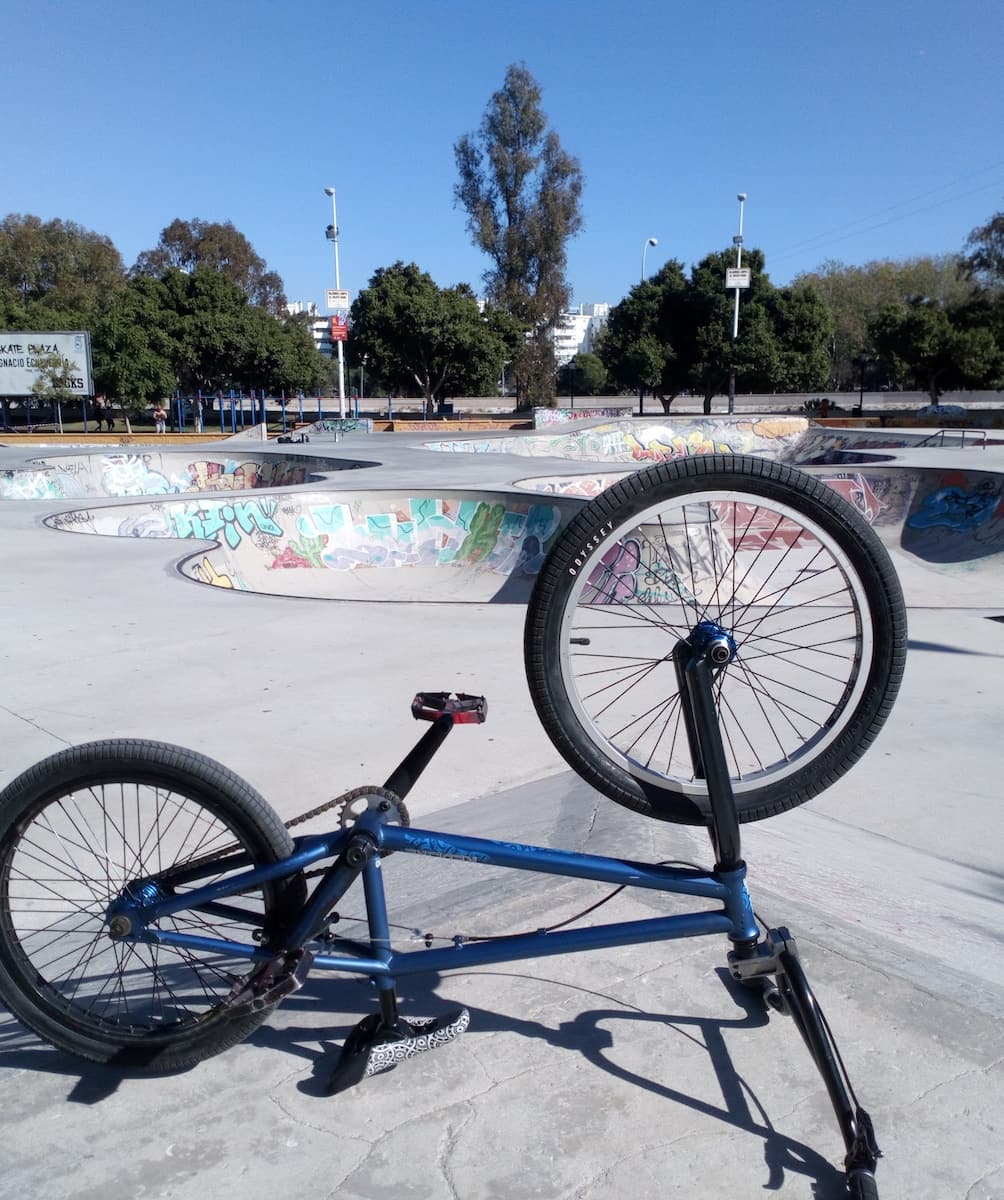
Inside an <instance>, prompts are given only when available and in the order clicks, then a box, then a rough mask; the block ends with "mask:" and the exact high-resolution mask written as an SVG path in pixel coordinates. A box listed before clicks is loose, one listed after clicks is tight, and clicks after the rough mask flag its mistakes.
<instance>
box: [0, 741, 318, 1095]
mask: <svg viewBox="0 0 1004 1200" xmlns="http://www.w3.org/2000/svg"><path fill="white" fill-rule="evenodd" d="M119 784H124V785H126V786H131V785H133V784H136V785H140V786H150V787H155V788H158V789H163V790H164V791H165V792H168V793H170V794H176V795H177V796H179V797H185V798H186V799H189V800H190V801H191V802H192V804H193V805H196V806H198V809H197V811H200V810H201V809H205V810H206V811H207V812H208V813H210V814H212V816H213V817H214V818H215V819H216V820H218V821H219V822H220V825H221V830H227V831H228V833H229V832H232V833H233V835H234V840H235V841H237V842H239V843H241V844H243V846H244V847H245V848H246V849H247V850H248V851H249V852H250V854H251V856H252V859H253V861H254V862H256V863H257V864H259V865H261V864H267V863H270V862H275V861H278V860H280V859H282V858H284V857H286V856H287V855H289V854H290V853H291V852H292V849H293V843H292V839H291V837H290V835H289V831H288V830H287V829H286V827H285V826H284V825H283V823H282V821H281V820H280V818H279V817H278V816H277V815H276V813H275V812H274V810H273V809H272V808H271V807H270V806H269V805H268V803H267V802H266V801H265V800H264V798H263V797H262V796H261V795H260V794H259V793H258V792H257V791H256V790H255V789H254V788H252V787H251V785H250V784H248V783H247V782H245V781H244V780H243V779H241V778H240V777H239V776H238V775H236V774H234V773H233V772H232V771H230V770H228V769H227V768H226V767H224V766H222V765H221V764H220V763H218V762H216V761H215V760H213V759H211V758H208V757H207V756H205V755H202V754H199V753H197V752H195V751H191V750H186V749H183V748H181V747H178V746H173V745H169V744H167V743H164V742H156V741H147V740H143V739H110V740H106V741H99V742H90V743H85V744H83V745H79V746H73V747H70V748H69V749H66V750H62V751H60V752H59V753H57V754H54V755H52V756H50V757H49V758H47V759H44V760H43V761H41V762H39V763H36V764H35V765H34V766H32V767H30V768H28V769H27V770H26V771H25V772H23V773H22V774H21V775H19V776H18V777H17V778H16V779H14V780H13V781H12V782H11V783H10V784H8V786H7V787H6V788H5V789H4V790H3V792H2V793H0V999H2V1000H3V1002H4V1003H5V1004H6V1005H7V1007H8V1008H9V1009H10V1011H11V1012H12V1013H13V1014H14V1015H15V1016H16V1017H17V1018H18V1019H19V1020H20V1021H21V1022H22V1023H23V1024H24V1025H25V1026H27V1027H28V1028H29V1029H31V1030H32V1031H33V1032H35V1033H36V1034H38V1035H39V1036H40V1037H41V1038H43V1039H45V1040H46V1041H48V1042H50V1043H52V1044H53V1045H55V1046H57V1047H59V1048H60V1049H62V1050H65V1051H67V1052H68V1053H71V1054H74V1055H76V1056H78V1057H80V1058H84V1059H87V1060H89V1061H92V1062H102V1063H108V1062H114V1063H115V1064H116V1065H119V1066H124V1067H129V1068H133V1069H137V1070H142V1071H152V1072H160V1071H169V1070H178V1069H182V1068H186V1067H189V1066H193V1065H194V1064H196V1063H197V1062H200V1061H202V1060H203V1059H205V1058H209V1057H211V1056H212V1055H215V1054H218V1053H220V1052H222V1051H223V1050H226V1049H227V1048H229V1047H230V1046H232V1045H234V1044H236V1043H237V1042H239V1041H241V1040H242V1039H243V1038H245V1037H246V1036H247V1035H248V1034H249V1033H250V1032H251V1031H252V1030H253V1029H255V1028H256V1027H257V1026H258V1025H260V1024H261V1023H262V1021H263V1020H265V1018H266V1017H267V1015H268V1011H269V1010H268V1009H267V1008H266V1009H262V1010H259V1011H255V1012H245V1013H242V1014H240V1015H239V1016H235V1015H233V1013H231V1012H230V1010H228V1009H227V1008H225V1007H224V1006H223V1005H222V1004H220V1003H216V1004H215V1005H214V1004H207V1007H206V1009H205V1013H204V1014H200V1015H199V1017H198V1019H195V1018H194V1017H193V1018H192V1020H191V1021H189V1022H187V1023H179V1024H178V1026H177V1027H176V1028H172V1027H170V1026H165V1027H164V1028H163V1029H161V1030H159V1031H155V1032H154V1031H149V1030H147V1031H145V1032H142V1031H141V1032H137V1031H134V1030H128V1029H126V1028H121V1029H119V1028H116V1027H114V1026H112V1027H108V1028H102V1027H101V1026H108V1025H109V1024H110V1023H109V1022H108V1021H107V1020H104V1019H98V1018H97V1017H93V1018H86V1017H85V1016H83V1015H82V1013H81V1012H80V1011H77V1009H75V1007H74V1005H73V1004H71V1003H70V1002H69V1001H68V1000H66V999H65V998H64V997H61V996H60V994H59V992H58V990H57V988H56V987H55V986H54V984H53V983H51V982H50V981H49V980H47V979H45V978H44V976H43V974H42V973H41V971H39V970H36V968H35V966H34V964H33V963H32V959H31V958H30V957H29V956H28V954H27V952H26V950H25V949H24V947H23V946H22V944H21V941H20V939H19V938H18V935H17V931H16V930H15V923H14V916H13V915H12V910H11V898H10V886H11V864H12V861H13V858H14V855H15V852H16V850H17V847H18V845H19V844H20V842H21V839H22V835H23V834H25V833H26V832H27V831H28V830H29V829H30V828H31V825H32V822H33V821H34V820H35V819H36V818H39V817H40V816H41V815H42V814H43V813H44V811H45V810H46V809H47V808H48V806H49V805H50V804H57V803H58V802H59V800H60V799H66V798H68V797H69V796H70V795H71V794H75V793H77V792H86V790H87V789H88V788H91V789H97V788H100V787H102V786H104V787H109V786H111V787H115V786H117V785H119ZM137 794H138V793H137ZM102 795H103V793H102ZM45 819H48V818H45ZM89 829H90V827H89V826H88V830H89ZM149 852H150V853H151V854H153V853H154V847H153V843H151V845H150V847H149ZM109 861H110V860H109ZM130 865H132V864H130ZM305 896H306V883H305V880H304V877H303V875H302V873H296V874H293V875H290V876H288V877H286V878H284V879H281V880H279V881H277V882H276V883H273V884H268V885H265V886H264V887H263V889H262V903H263V917H264V921H265V929H266V930H269V929H272V930H278V929H279V928H281V925H282V923H283V921H284V919H285V917H286V915H287V914H289V915H291V914H292V913H294V912H295V911H296V910H297V909H298V908H299V906H300V905H301V904H302V902H303V900H304V898H305ZM110 898H111V897H110V896H109V899H110ZM267 936H268V935H266V941H267ZM129 962H130V972H129V973H130V974H132V973H133V972H135V968H136V966H137V965H138V964H137V962H136V961H134V960H133V959H130V960H129ZM140 965H145V964H140ZM250 969H251V967H250V963H249V964H248V965H247V970H248V971H250ZM153 973H154V974H156V973H157V970H156V968H154V969H153ZM121 974H122V973H121V972H120V975H121Z"/></svg>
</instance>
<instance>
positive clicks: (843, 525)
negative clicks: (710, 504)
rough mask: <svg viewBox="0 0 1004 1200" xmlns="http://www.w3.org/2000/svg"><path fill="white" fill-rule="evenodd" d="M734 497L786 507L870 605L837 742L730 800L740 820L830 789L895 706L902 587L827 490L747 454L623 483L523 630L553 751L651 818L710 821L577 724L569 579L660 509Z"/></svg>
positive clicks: (880, 549)
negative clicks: (822, 540)
mask: <svg viewBox="0 0 1004 1200" xmlns="http://www.w3.org/2000/svg"><path fill="white" fill-rule="evenodd" d="M716 490H719V491H720V490H729V491H735V492H736V493H737V495H740V496H741V495H743V494H746V495H750V496H758V497H761V498H762V499H764V500H765V501H768V502H772V503H778V504H781V503H783V504H785V505H788V506H789V507H790V508H792V509H794V510H796V511H797V512H798V513H799V514H800V515H801V516H802V517H803V519H811V520H812V521H813V522H814V523H815V524H816V525H817V526H818V527H819V528H821V529H822V530H824V531H825V532H826V534H827V535H828V536H829V537H830V538H832V539H833V541H834V543H835V544H836V545H837V546H838V547H839V549H840V551H841V552H842V553H843V554H844V555H845V556H846V558H847V560H848V562H849V564H850V565H851V566H852V567H853V570H854V572H855V573H856V577H857V579H858V580H859V581H860V585H861V589H862V592H863V595H864V597H865V598H866V601H867V607H868V612H867V614H866V617H867V620H868V621H869V624H870V627H871V636H872V638H873V640H874V650H873V654H872V659H871V663H870V666H869V671H868V675H867V679H866V681H865V684H864V686H863V689H862V691H861V694H860V697H859V699H858V701H857V703H856V705H855V707H854V711H853V713H852V714H851V715H850V717H849V719H848V720H847V721H846V722H845V724H844V727H843V729H842V731H841V732H840V735H839V737H837V738H836V739H835V740H834V741H833V742H832V743H831V744H829V745H828V746H827V748H826V750H825V753H820V754H819V755H818V756H816V757H812V758H808V759H807V760H806V761H805V762H804V764H802V766H801V767H800V768H798V769H797V770H794V771H793V772H792V773H791V774H790V775H789V776H788V777H786V778H785V779H783V780H780V781H778V780H773V779H771V778H769V777H768V778H766V779H765V780H764V782H763V783H762V784H761V785H758V786H756V787H750V788H749V790H747V791H745V793H742V794H740V793H739V792H738V791H737V794H736V809H737V813H738V816H739V820H740V821H754V820H760V819H763V818H765V817H769V816H772V815H774V814H776V813H780V812H784V811H786V810H787V809H790V808H793V807H795V806H796V805H799V804H802V803H804V802H805V801H806V800H809V799H811V798H812V797H813V796H816V795H818V794H819V793H820V792H822V791H824V790H825V789H826V788H828V787H829V786H831V784H833V783H834V782H836V780H837V779H839V778H840V777H841V776H842V775H843V774H844V773H845V772H846V771H848V770H849V769H850V767H851V766H853V765H854V763H855V762H857V761H858V759H859V758H860V757H861V755H862V754H863V753H864V752H865V750H866V749H867V748H868V746H869V745H870V744H871V743H872V741H874V739H875V737H876V736H877V734H878V732H879V730H880V729H881V727H882V725H883V724H884V723H885V720H886V718H887V717H888V715H889V712H890V710H891V708H892V705H893V701H894V700H895V697H896V693H897V691H898V689H899V685H900V681H901V679H902V675H903V670H904V665H905V659H906V639H907V633H906V609H905V605H904V602H903V595H902V591H901V588H900V584H899V579H898V577H897V575H896V571H895V568H894V566H893V565H892V562H891V561H890V559H889V556H888V553H887V551H886V550H885V548H884V546H883V545H882V543H881V542H880V540H879V538H878V536H877V535H876V534H875V532H874V530H872V529H871V527H870V526H869V525H868V524H867V522H866V521H865V520H864V519H863V517H861V516H860V514H858V513H857V512H856V510H855V509H854V508H853V507H852V506H851V505H850V504H848V503H847V502H846V501H845V500H843V499H842V497H840V496H839V495H838V494H837V493H836V492H835V491H833V490H832V489H831V488H828V487H827V486H826V485H825V484H823V483H822V482H820V481H819V480H817V479H815V478H813V477H812V476H810V475H807V474H806V473H805V472H802V471H798V470H795V469H794V468H791V467H788V466H786V465H784V464H780V463H775V462H771V461H769V460H766V459H759V458H753V457H750V456H744V455H730V456H726V455H696V456H691V457H687V458H683V459H678V460H675V461H674V462H670V463H659V464H656V465H655V466H652V467H649V468H647V469H646V470H643V471H640V472H637V473H636V474H634V475H630V476H627V477H626V478H625V479H623V480H621V481H620V482H618V483H617V484H615V485H614V486H613V487H611V488H609V489H608V490H607V491H605V492H603V493H601V494H600V495H599V496H597V497H596V498H595V499H593V500H591V501H590V502H589V503H588V504H587V505H585V506H584V508H583V509H582V511H581V512H579V513H578V514H577V515H576V517H575V518H574V519H573V520H572V521H571V522H570V523H569V525H568V526H567V527H566V529H565V530H564V531H563V532H562V534H561V535H560V537H559V538H558V540H557V542H556V543H555V545H554V547H553V548H552V550H551V552H550V554H549V556H548V558H547V560H546V562H545V564H544V567H543V568H542V570H541V573H540V575H539V577H538V580H537V583H536V586H535V588H534V592H533V595H532V597H531V600H530V604H529V607H528V610H527V619H526V625H525V629H524V661H525V666H526V675H527V682H528V685H529V689H530V695H531V698H532V700H533V703H534V707H535V709H536V711H537V715H538V717H539V719H540V721H541V724H542V725H543V727H544V729H545V731H546V732H547V734H548V736H549V737H550V739H551V741H552V743H553V744H554V746H555V747H556V749H557V750H558V751H559V753H560V754H561V755H562V756H563V757H564V759H565V760H566V762H567V763H568V764H569V765H570V766H571V767H572V768H573V769H574V770H575V771H576V772H577V773H578V774H579V775H581V776H582V778H583V779H585V780H586V781H587V782H588V783H590V784H591V785H592V786H593V787H595V788H596V789H597V790H598V791H600V792H602V793H603V794H604V795H606V796H607V797H609V798H610V799H612V800H615V801H616V802H617V803H619V804H622V805H624V806H625V807H627V808H629V809H632V810H634V811H636V812H639V813H642V814H643V815H645V816H648V817H654V818H657V819H660V820H665V821H670V822H675V823H678V824H691V825H696V824H706V823H707V821H708V820H709V806H708V804H707V800H706V795H702V794H700V793H699V792H695V791H694V790H690V791H686V790H684V789H683V788H681V787H680V786H678V785H677V784H675V783H674V781H673V780H670V779H666V780H658V781H655V782H653V780H652V779H651V778H639V777H638V775H637V774H633V773H632V772H631V771H630V770H629V769H626V768H625V767H624V766H623V765H622V763H620V762H617V761H615V760H614V758H612V757H611V755H610V753H609V752H607V751H606V750H605V749H604V748H603V747H601V746H599V745H598V744H597V741H596V740H595V739H594V738H593V737H592V736H591V735H590V733H589V732H588V731H587V730H586V729H585V728H584V727H583V725H582V723H581V722H580V720H579V718H578V717H577V715H576V713H575V709H574V705H573V703H572V701H571V699H570V697H569V694H568V691H567V688H566V685H565V682H564V680H563V678H562V672H561V664H560V653H561V644H560V643H561V630H562V628H563V622H564V619H565V613H566V609H567V607H568V606H569V603H570V598H571V597H572V596H573V594H574V589H575V587H576V580H577V578H578V577H579V576H580V575H585V574H587V573H588V571H589V570H590V567H592V566H593V565H594V564H595V563H596V562H597V561H598V560H599V558H600V555H601V553H602V551H603V547H604V546H609V545H610V543H611V541H612V540H614V539H615V538H616V536H617V533H618V530H624V531H628V530H630V529H631V528H632V523H633V522H635V519H636V518H637V517H638V515H639V514H640V513H643V512H645V511H647V510H648V509H649V508H651V507H652V506H653V505H655V504H657V503H661V502H663V501H666V502H669V501H673V500H679V499H680V498H682V497H684V496H686V497H688V498H689V497H691V496H693V497H694V498H699V495H700V493H702V492H714V491H716Z"/></svg>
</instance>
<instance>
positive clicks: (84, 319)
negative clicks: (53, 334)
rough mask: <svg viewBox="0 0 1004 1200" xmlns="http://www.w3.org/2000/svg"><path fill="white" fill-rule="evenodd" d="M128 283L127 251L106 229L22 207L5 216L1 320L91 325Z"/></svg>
mask: <svg viewBox="0 0 1004 1200" xmlns="http://www.w3.org/2000/svg"><path fill="white" fill-rule="evenodd" d="M124 284H125V270H124V268H123V265H122V256H121V255H120V254H119V252H118V250H116V249H115V247H114V246H113V245H112V243H111V241H110V239H108V238H107V237H104V236H103V235H102V234H98V233H93V232H92V231H91V230H88V229H84V228H83V227H82V226H80V225H76V224H74V223H73V222H72V221H60V220H55V221H42V220H41V219H40V218H39V217H33V216H21V215H20V214H18V213H10V214H9V215H8V216H6V217H4V219H3V220H2V221H0V325H4V326H6V327H7V328H8V329H25V330H35V329H39V330H41V329H91V328H92V326H93V322H94V321H95V320H96V319H97V317H98V316H99V315H100V314H101V312H102V311H103V310H104V308H105V306H106V305H107V304H108V302H109V301H110V300H111V298H112V297H113V296H114V295H115V294H116V293H117V292H118V291H119V290H120V289H121V288H122V287H123V286H124Z"/></svg>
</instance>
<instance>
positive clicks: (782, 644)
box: [524, 455, 906, 824]
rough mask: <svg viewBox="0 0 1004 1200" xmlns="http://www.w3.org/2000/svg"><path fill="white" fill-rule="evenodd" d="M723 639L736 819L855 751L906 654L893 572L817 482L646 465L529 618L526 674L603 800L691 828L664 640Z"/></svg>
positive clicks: (783, 800) (736, 460)
mask: <svg viewBox="0 0 1004 1200" xmlns="http://www.w3.org/2000/svg"><path fill="white" fill-rule="evenodd" d="M699 627H701V629H705V630H706V629H712V630H713V631H715V632H716V633H717V634H720V635H721V636H722V637H723V638H724V639H726V642H727V644H728V645H730V646H731V647H732V656H731V659H730V661H729V662H728V664H727V665H726V666H724V667H723V668H721V669H720V670H718V671H717V672H716V674H715V680H714V693H715V695H714V699H715V707H716V710H717V715H718V721H719V727H720V730H721V734H722V741H723V744H724V748H725V754H726V759H727V762H728V768H729V774H730V777H731V782H732V788H733V792H734V795H735V800H736V808H737V811H738V814H739V819H740V820H741V821H751V820H758V819H760V818H762V817H767V816H771V815H772V814H774V813H778V812H783V811H784V810H786V809H788V808H792V807H794V806H795V805H797V804H801V803H802V802H803V801H805V800H808V799H809V798H810V797H812V796H814V795H817V794H818V793H819V792H821V791H822V790H823V789H824V788H826V787H828V786H829V785H830V784H831V783H833V782H834V781H835V780H836V779H838V778H839V777H840V776H841V775H842V774H843V773H844V772H845V771H847V770H848V769H849V768H850V766H851V765H852V764H853V763H854V762H856V761H857V759H858V758H860V756H861V755H862V754H863V753H864V751H865V749H866V748H867V746H868V745H869V744H870V743H871V741H872V740H873V739H874V738H875V736H876V734H877V733H878V731H879V729H880V728H881V726H882V724H883V723H884V721H885V719H886V716H887V715H888V713H889V711H890V709H891V707H892V703H893V700H894V699H895V696H896V692H897V690H898V688H899V683H900V679H901V677H902V673H903V666H904V662H905V656H906V613H905V608H904V604H903V596H902V592H901V590H900V586H899V581H898V579H897V577H896V572H895V569H894V568H893V566H892V563H891V562H890V560H889V556H888V554H887V553H886V551H885V548H884V547H883V546H882V544H881V542H880V541H879V540H878V537H877V536H876V535H875V533H874V532H873V530H872V529H871V528H870V527H869V526H868V525H867V524H866V522H865V521H864V520H863V518H862V517H861V516H860V515H859V514H858V513H857V512H856V511H855V510H854V509H853V508H852V507H851V506H850V505H849V504H847V503H846V502H845V501H844V500H842V499H841V497H840V496H838V495H837V494H836V492H834V491H833V490H832V489H830V488H827V487H826V486H825V485H824V484H822V483H820V482H818V481H817V480H815V479H813V478H812V477H811V476H809V475H806V474H804V473H803V472H800V471H795V470H793V469H792V468H790V467H786V466H783V465H782V464H779V463H773V462H769V461H767V460H764V459H758V458H750V457H744V456H741V455H736V456H722V455H707V456H695V457H691V458H685V459H679V460H677V461H675V462H672V463H660V464H658V465H656V466H653V467H650V468H649V469H647V470H644V471H640V472H638V473H637V474H635V475H631V476H628V477H627V478H626V479H624V480H622V481H621V482H619V483H617V484H616V485H615V486H614V487H612V488H610V489H609V490H608V491H606V492H603V493H602V494H601V495H600V496H598V497H596V499H595V500H592V501H590V503H589V504H588V505H586V506H585V507H584V508H583V510H582V511H581V512H580V513H579V514H578V515H577V517H576V518H575V520H574V521H572V522H571V523H570V524H569V526H568V527H567V528H566V529H565V530H564V532H563V533H562V535H561V537H560V538H559V540H558V542H557V543H556V544H555V546H554V548H553V550H552V551H551V554H550V555H549V557H548V560H547V562H546V563H545V564H544V568H543V570H542V571H541V574H540V576H539V578H538V581H537V585H536V587H535V589H534V594H533V596H532V598H531V601H530V606H529V609H528V612H527V621H526V628H525V635H524V651H525V660H526V669H527V680H528V683H529V687H530V693H531V695H532V697H533V701H534V705H535V707H536V710H537V713H538V716H539V717H540V720H541V722H542V724H543V726H544V729H545V730H546V731H547V733H548V735H549V736H550V738H551V740H552V741H553V743H554V745H555V746H556V747H557V749H558V750H559V751H560V752H561V754H562V755H563V756H564V758H565V759H566V761H567V762H568V763H569V764H570V765H571V766H572V767H573V768H574V769H575V770H576V771H577V772H579V774H580V775H582V776H583V778H584V779H586V780H587V781H588V782H589V783H591V784H592V785H593V786H594V787H596V788H597V789H598V790H599V791H601V792H603V793H604V794H605V795H607V796H609V797H610V798H611V799H613V800H616V801H617V802H618V803H620V804H623V805H625V806H627V807H628V808H631V809H634V810H636V811H638V812H641V813H644V814H645V815H646V816H651V817H657V818H660V819H662V820H666V821H675V822H678V823H683V824H704V823H706V822H707V821H708V819H709V816H710V807H709V804H708V796H707V785H706V783H705V780H704V779H703V778H702V777H700V776H699V775H698V773H697V772H695V768H694V763H693V759H692V756H691V751H690V745H689V742H688V739H687V735H686V728H685V723H684V719H683V712H682V709H681V703H680V696H679V690H678V685H677V679H676V672H675V667H674V661H673V649H674V647H675V646H676V645H677V643H678V642H679V641H681V640H690V641H691V644H693V641H692V639H693V637H694V634H695V631H697V630H698V628H699Z"/></svg>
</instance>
